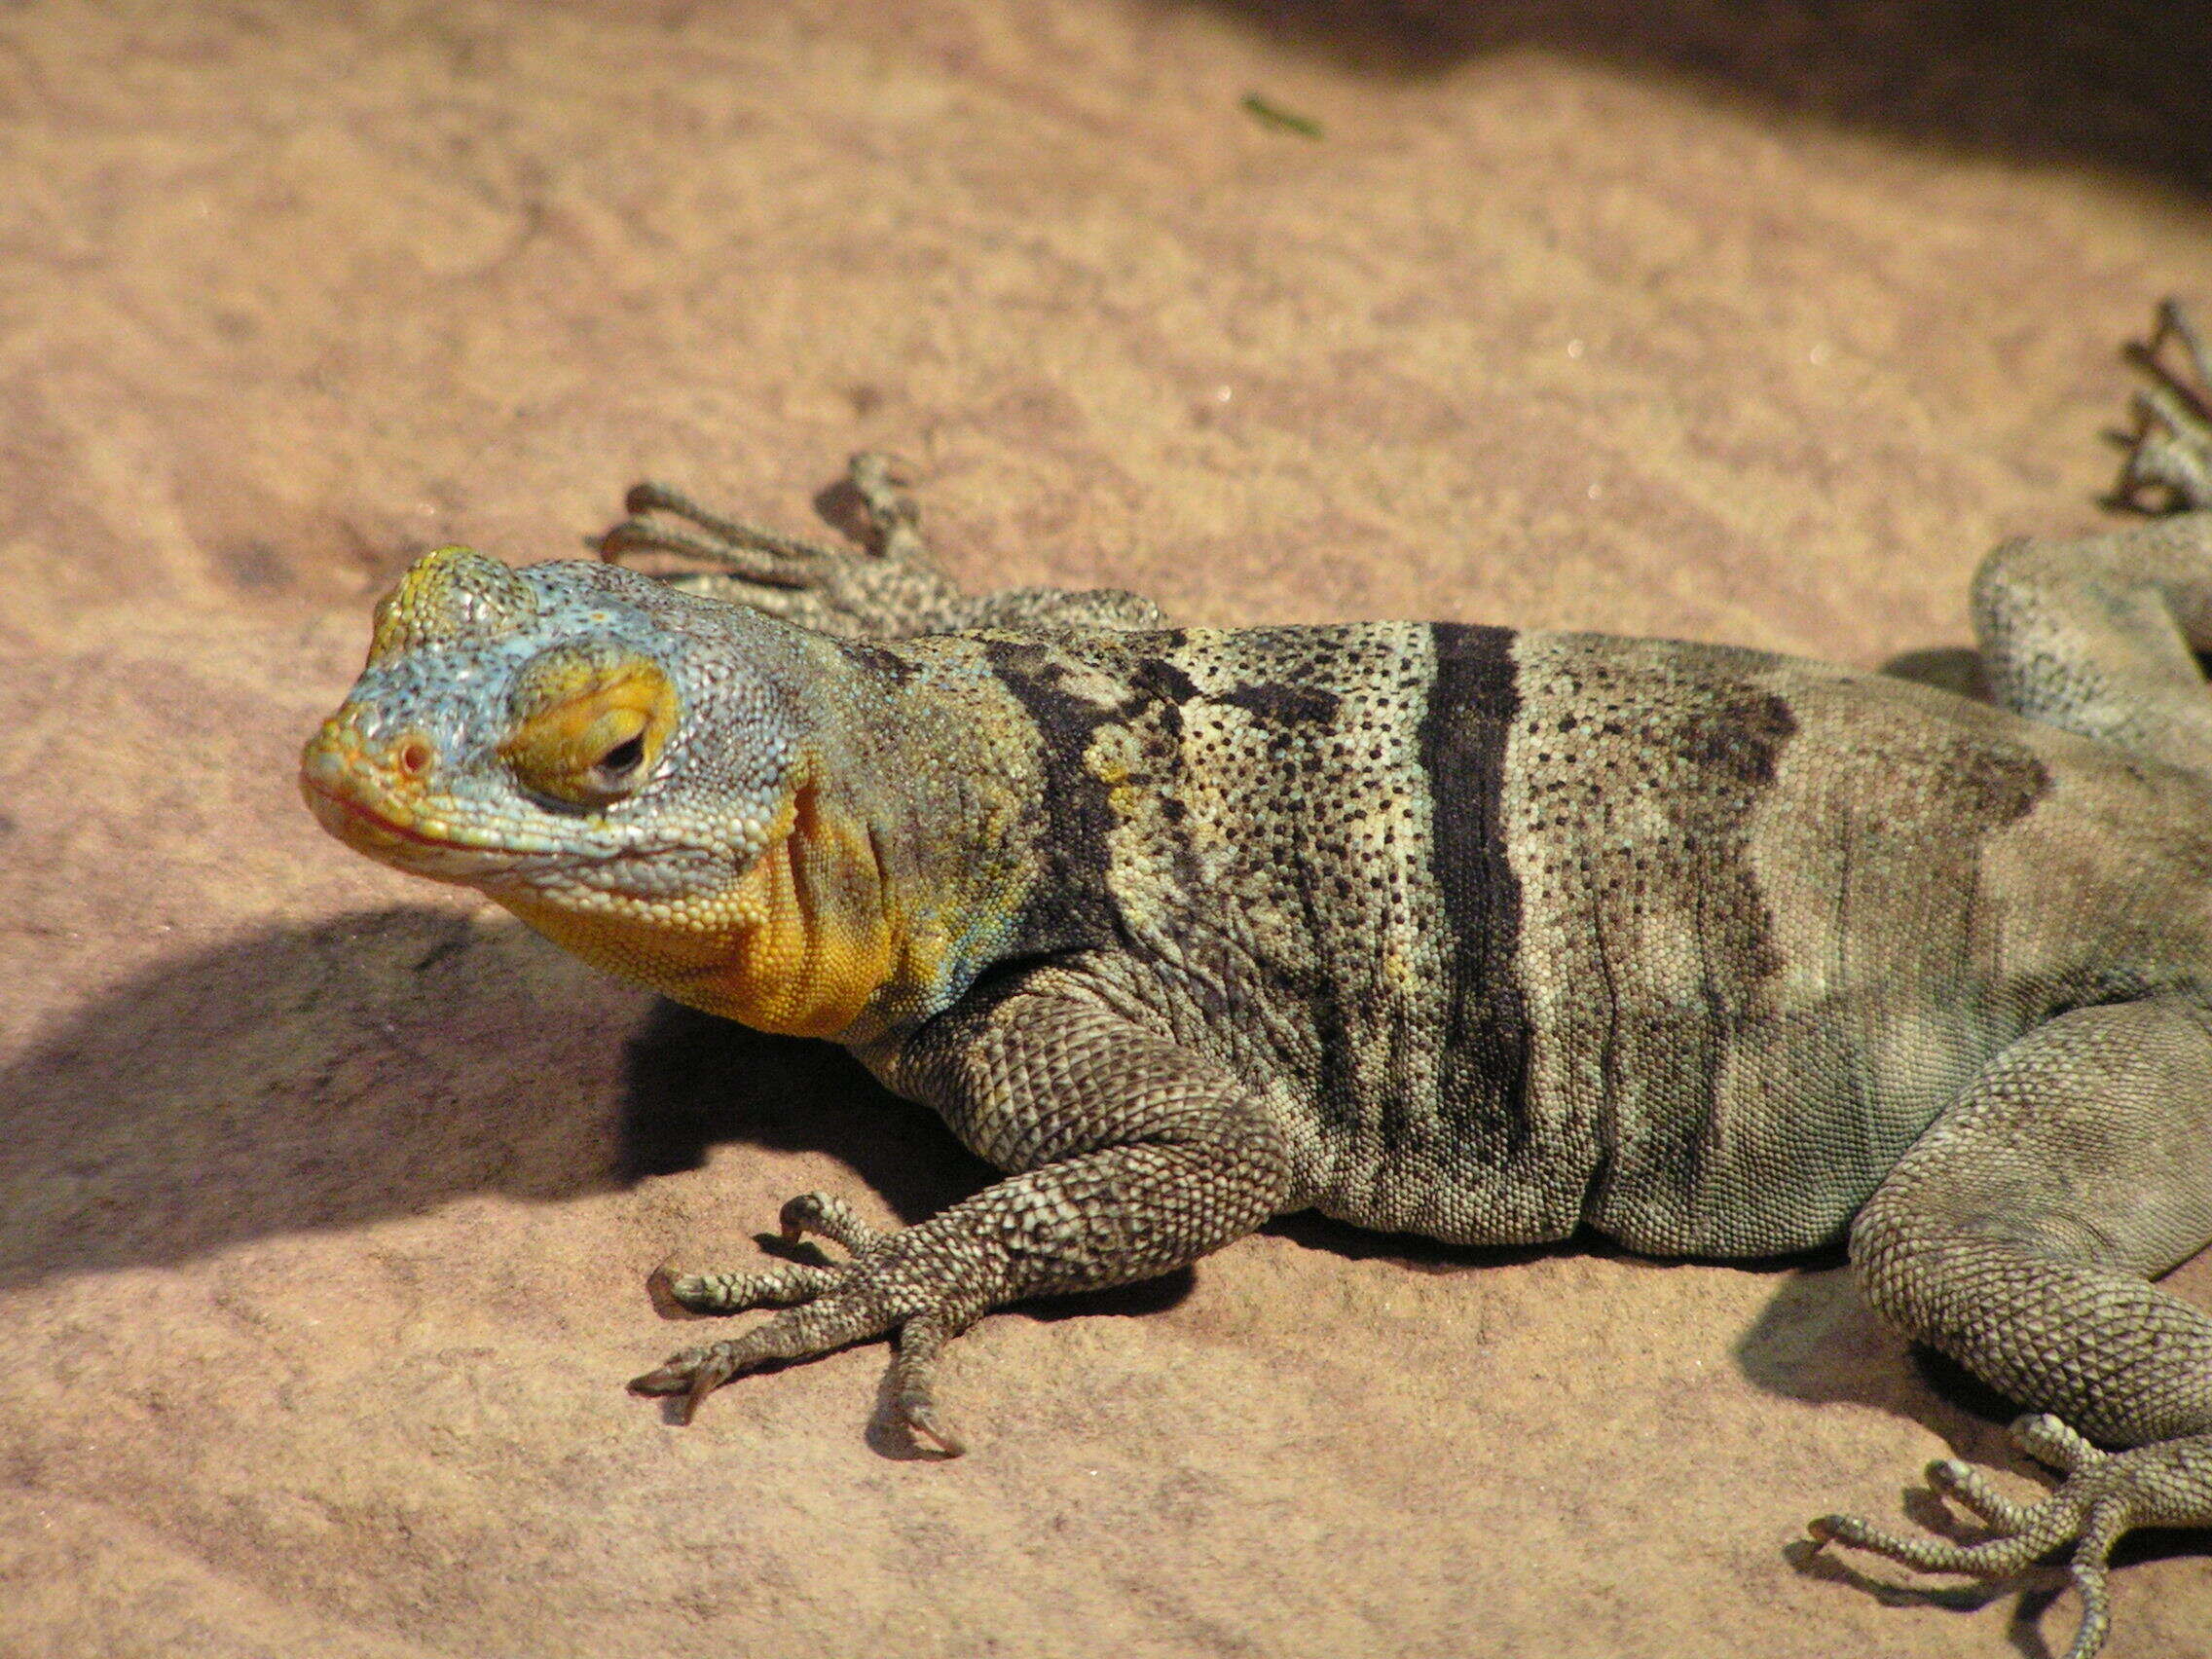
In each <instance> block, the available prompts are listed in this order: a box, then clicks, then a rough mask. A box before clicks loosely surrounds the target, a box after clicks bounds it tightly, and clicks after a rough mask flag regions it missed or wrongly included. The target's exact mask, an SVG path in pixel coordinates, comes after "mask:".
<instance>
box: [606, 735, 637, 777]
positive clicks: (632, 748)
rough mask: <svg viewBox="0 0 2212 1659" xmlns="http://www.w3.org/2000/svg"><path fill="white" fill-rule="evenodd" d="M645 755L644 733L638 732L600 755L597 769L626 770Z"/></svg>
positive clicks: (620, 771) (614, 771) (619, 771)
mask: <svg viewBox="0 0 2212 1659" xmlns="http://www.w3.org/2000/svg"><path fill="white" fill-rule="evenodd" d="M644 758H645V733H644V732H640V733H638V735H637V736H635V737H632V738H627V739H625V740H624V741H623V742H621V743H617V744H616V745H615V746H614V747H613V748H612V749H609V750H608V752H607V753H606V754H605V755H602V756H600V757H599V770H600V771H602V772H610V773H622V772H627V771H629V770H631V769H632V768H633V767H635V766H636V765H637V764H638V762H639V761H641V760H643V759H644Z"/></svg>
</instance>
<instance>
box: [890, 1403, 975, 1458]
mask: <svg viewBox="0 0 2212 1659" xmlns="http://www.w3.org/2000/svg"><path fill="white" fill-rule="evenodd" d="M891 1420H892V1421H894V1422H896V1423H897V1424H898V1425H899V1426H900V1427H901V1428H903V1429H904V1430H905V1431H906V1435H907V1438H909V1439H910V1440H912V1441H914V1442H915V1443H916V1444H917V1445H919V1444H920V1443H922V1442H923V1441H928V1442H930V1443H932V1444H934V1445H935V1446H936V1448H937V1450H938V1452H939V1454H940V1456H945V1457H965V1456H967V1455H968V1446H967V1443H966V1442H965V1441H963V1440H962V1439H961V1438H960V1436H958V1435H957V1434H954V1433H953V1432H952V1431H951V1430H950V1429H948V1428H946V1427H945V1426H944V1424H943V1423H942V1422H941V1421H940V1419H939V1418H938V1415H937V1408H936V1407H935V1406H933V1405H931V1404H930V1402H929V1401H927V1400H900V1401H896V1402H894V1403H893V1405H892V1408H891Z"/></svg>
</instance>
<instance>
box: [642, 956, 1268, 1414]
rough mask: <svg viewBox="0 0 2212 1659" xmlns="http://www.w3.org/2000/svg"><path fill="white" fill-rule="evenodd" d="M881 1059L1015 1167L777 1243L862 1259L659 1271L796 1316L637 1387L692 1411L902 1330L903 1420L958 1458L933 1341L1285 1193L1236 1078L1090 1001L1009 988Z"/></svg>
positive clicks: (981, 1147) (717, 1295)
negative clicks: (913, 1221) (901, 1208)
mask: <svg viewBox="0 0 2212 1659" xmlns="http://www.w3.org/2000/svg"><path fill="white" fill-rule="evenodd" d="M885 1069H886V1072H887V1075H888V1076H889V1077H890V1079H891V1080H892V1081H893V1082H894V1083H895V1085H897V1086H899V1087H902V1088H903V1090H904V1091H905V1092H908V1093H912V1094H914V1095H916V1096H917V1097H918V1098H921V1099H924V1100H927V1101H929V1102H930V1103H931V1104H933V1105H935V1106H937V1107H938V1108H939V1109H940V1111H942V1112H943V1113H944V1115H945V1116H946V1118H947V1120H948V1121H949V1122H950V1123H951V1124H952V1125H953V1127H954V1129H955V1130H957V1131H958V1132H959V1133H960V1134H961V1135H962V1137H963V1138H964V1139H966V1140H967V1141H968V1142H969V1144H970V1145H971V1146H973V1147H974V1148H975V1149H976V1150H977V1152H979V1153H981V1154H982V1155H983V1156H984V1157H986V1158H988V1159H990V1160H991V1161H993V1162H996V1163H998V1164H999V1165H1000V1166H1001V1167H1002V1168H1008V1169H1013V1170H1014V1171H1016V1173H1014V1175H1013V1176H1012V1177H1011V1178H1009V1179H1008V1180H1005V1181H1002V1182H1000V1183H999V1184H998V1185H996V1186H994V1187H990V1188H987V1189H986V1190H985V1191H983V1192H981V1193H978V1194H977V1196H976V1197H974V1198H968V1199H966V1200H964V1201H963V1202H961V1203H957V1204H954V1205H953V1206H952V1207H951V1208H949V1209H947V1210H944V1211H942V1212H941V1213H940V1214H938V1215H936V1216H933V1217H931V1218H930V1219H929V1220H928V1221H925V1222H921V1223H919V1224H917V1225H915V1226H913V1227H907V1228H902V1229H899V1230H897V1231H895V1232H889V1233H878V1232H876V1231H874V1230H873V1229H871V1228H868V1227H866V1225H865V1224H863V1223H861V1222H860V1221H859V1220H858V1218H857V1217H855V1216H854V1215H853V1213H852V1211H851V1210H850V1209H849V1207H847V1206H846V1205H845V1204H843V1203H842V1202H841V1201H840V1200H837V1199H834V1198H825V1197H824V1196H822V1195H820V1194H808V1195H805V1196H803V1197H801V1198H794V1199H793V1200H792V1201H791V1202H790V1203H788V1204H786V1205H785V1206H784V1213H783V1225H784V1232H785V1235H786V1237H792V1238H795V1237H796V1236H797V1235H799V1234H801V1233H807V1232H811V1233H818V1234H821V1235H825V1236H827V1237H830V1238H831V1239H833V1240H835V1241H836V1242H838V1243H840V1244H842V1245H844V1246H845V1248H846V1249H847V1250H849V1251H850V1252H851V1259H850V1260H849V1261H848V1262H846V1263H843V1264H839V1265H836V1266H827V1267H826V1266H816V1265H812V1264H793V1265H791V1266H786V1267H780V1268H772V1269H768V1270H766V1271H764V1272H753V1273H701V1274H690V1275H685V1276H682V1277H673V1278H666V1279H664V1280H663V1281H662V1283H663V1284H664V1285H665V1288H666V1289H667V1291H668V1293H669V1294H670V1295H672V1296H673V1297H674V1298H675V1299H676V1300H677V1301H679V1302H681V1303H682V1304H683V1305H684V1306H686V1307H688V1308H691V1309H697V1310H699V1311H703V1312H737V1311H741V1310H744V1309H754V1308H763V1307H783V1308H784V1309H785V1311H783V1312H781V1313H778V1314H777V1315H776V1316H775V1317H774V1318H772V1319H770V1320H768V1321H767V1322H766V1323H765V1324H762V1325H759V1326H757V1327H756V1328H755V1329H753V1330H751V1331H748V1332H747V1333H746V1334H745V1335H743V1336H741V1337H736V1338H733V1339H730V1340H728V1341H725V1342H718V1343H710V1344H707V1345H705V1346H700V1347H694V1348H687V1349H685V1350H684V1351H683V1352H682V1353H679V1354H677V1355H676V1356H674V1357H673V1358H672V1359H670V1360H669V1361H668V1362H667V1363H666V1364H665V1365H662V1366H660V1367H659V1368H658V1369H656V1370H654V1371H651V1372H648V1373H647V1374H646V1375H645V1376H644V1377H641V1378H639V1379H637V1381H636V1382H634V1383H632V1384H631V1386H632V1387H633V1388H634V1389H636V1390H637V1391H638V1392H640V1393H646V1394H682V1395H683V1396H685V1401H686V1404H685V1408H684V1416H685V1419H686V1420H688V1418H689V1415H690V1411H691V1409H693V1408H695V1407H696V1406H697V1404H698V1402H699V1401H700V1400H701V1399H702V1398H703V1397H704V1396H705V1395H706V1394H707V1393H708V1392H709V1391H711V1390H712V1389H714V1388H716V1387H718V1386H719V1385H720V1384H721V1383H724V1382H727V1381H728V1380H729V1379H730V1378H732V1377H735V1376H737V1375H739V1374H740V1373H741V1372H745V1371H749V1370H753V1369H756V1368H757V1367H759V1366H762V1365H766V1364H770V1363H772V1362H775V1361H778V1360H792V1359H804V1358H811V1357H813V1356H815V1355H818V1354H822V1353H827V1352H829V1351H830V1349H832V1348H837V1347H842V1346H846V1345H848V1344H851V1343H856V1342H861V1341H864V1340H866V1339H867V1338H870V1337H876V1336H881V1335H884V1334H885V1333H887V1332H894V1331H895V1332H897V1333H898V1337H899V1352H898V1356H897V1358H896V1359H895V1360H894V1361H893V1365H892V1387H891V1406H890V1410H891V1415H892V1418H893V1419H894V1421H895V1422H897V1423H898V1424H899V1425H900V1426H902V1427H903V1428H904V1429H905V1430H906V1431H907V1432H908V1433H910V1434H912V1435H914V1436H916V1437H917V1438H919V1439H922V1440H926V1441H928V1442H932V1443H934V1444H936V1445H937V1446H938V1447H939V1448H940V1449H941V1450H942V1451H943V1452H944V1453H946V1454H947V1455H955V1456H956V1455H958V1453H959V1452H960V1451H961V1450H962V1447H961V1443H960V1441H959V1439H958V1438H957V1437H956V1436H955V1435H954V1434H952V1433H951V1432H950V1431H949V1430H948V1429H947V1428H946V1426H945V1424H944V1420H943V1417H942V1415H941V1413H940V1411H939V1409H938V1406H937V1403H936V1394H935V1386H934V1384H935V1372H936V1362H937V1358H938V1355H939V1353H940V1350H941V1349H942V1348H943V1346H944V1345H945V1344H946V1343H948V1342H949V1341H950V1340H951V1339H952V1338H953V1337H955V1336H957V1335H959V1334H960V1333H961V1332H962V1331H964V1330H966V1329H967V1328H968V1327H969V1326H970V1325H973V1324H974V1323H975V1322H976V1320H977V1319H978V1318H980V1317H981V1316H982V1315H983V1314H984V1313H985V1312H987V1311H988V1310H989V1309H993V1308H996V1307H1000V1306H1002V1305H1004V1304H1006V1303H1010V1302H1015V1301H1019V1300H1020V1299H1022V1298H1024V1297H1029V1296H1036V1295H1042V1294H1048V1293H1052V1292H1061V1291H1073V1290H1088V1289H1096V1288H1101V1287H1104V1286H1106V1285H1113V1284H1123V1283H1126V1282H1128V1281H1130V1280H1132V1279H1143V1278H1151V1277H1154V1276H1155V1275H1157V1274H1160V1273H1163V1272H1170V1271H1172V1270H1173V1269H1175V1268H1178V1267H1181V1266H1183V1265H1184V1264H1186V1263H1188V1262H1192V1261H1195V1260H1197V1259H1198V1257H1200V1256H1202V1255H1204V1254H1206V1253H1207V1252H1208V1251H1211V1250H1215V1249H1218V1248H1219V1247H1220V1246H1222V1245H1224V1244H1227V1243H1229V1242H1230V1241H1231V1240H1233V1239H1235V1238H1238V1237H1241V1236H1242V1235H1245V1234H1247V1233H1249V1232H1251V1231H1252V1230H1253V1229H1254V1228H1256V1227H1258V1226H1259V1225H1260V1224H1261V1223H1262V1222H1265V1221H1267V1220H1268V1219H1269V1218H1270V1217H1272V1215H1274V1214H1275V1213H1276V1212H1277V1211H1278V1210H1279V1209H1280V1208H1281V1207H1282V1205H1283V1203H1284V1201H1285V1199H1286V1197H1287V1195H1288V1192H1289V1188H1290V1162H1289V1154H1288V1151H1287V1148H1286V1146H1285V1144H1284V1141H1283V1138H1282V1135H1281V1133H1280V1131H1279V1130H1278V1129H1277V1127H1276V1125H1275V1124H1274V1123H1273V1122H1272V1120H1271V1119H1270V1118H1269V1117H1268V1116H1267V1114H1266V1113H1265V1112H1264V1111H1263V1110H1262V1108H1261V1107H1260V1105H1259V1103H1258V1102H1257V1101H1256V1100H1254V1099H1253V1098H1252V1097H1251V1096H1250V1094H1249V1093H1248V1092H1247V1091H1246V1090H1245V1089H1244V1088H1242V1087H1241V1086H1240V1085H1239V1084H1237V1083H1236V1082H1235V1080H1234V1079H1233V1078H1230V1077H1229V1076H1227V1075H1226V1074H1224V1073H1223V1072H1221V1071H1220V1070H1218V1069H1217V1068H1216V1067H1214V1066H1213V1065H1212V1064H1211V1063H1210V1062H1209V1061H1207V1060H1205V1059H1204V1058H1203V1057H1201V1056H1199V1055H1198V1054H1195V1053H1193V1052H1191V1051H1188V1050H1185V1049H1182V1048H1179V1047H1177V1046H1176V1045H1175V1044H1173V1043H1171V1042H1168V1041H1166V1040H1165V1039H1163V1038H1161V1037H1159V1036H1157V1035H1155V1034H1154V1033H1152V1032H1150V1031H1147V1030H1144V1029H1142V1028H1140V1027H1138V1026H1136V1025H1135V1024H1132V1023H1130V1022H1129V1021H1128V1020H1126V1019H1124V1018H1122V1017H1121V1016H1119V1015H1117V1014H1112V1013H1110V1012H1108V1011H1107V1010H1105V1009H1104V1008H1102V1007H1098V1006H1095V1005H1093V1004H1090V1003H1088V1002H1087V1001H1085V1000H1082V999H1081V998H1080V997H1073V996H1070V995H1067V994H1063V993H1061V992H1056V991H1038V992H1022V991H1015V992H1014V993H1012V994H1002V995H1000V996H998V997H997V998H995V999H993V1000H992V1001H991V1002H990V1004H989V1005H988V1006H987V1007H984V1008H979V1009H977V1010H973V1011H963V1010H958V1009H956V1010H954V1011H953V1012H952V1013H951V1014H946V1015H944V1016H943V1017H942V1018H940V1020H939V1021H937V1022H935V1023H934V1024H933V1026H931V1027H930V1028H927V1029H926V1030H925V1031H924V1032H923V1034H922V1035H921V1036H920V1037H918V1038H916V1039H915V1040H914V1042H913V1043H912V1044H911V1045H910V1046H909V1047H908V1049H907V1050H906V1051H904V1052H903V1054H902V1055H900V1056H899V1057H898V1058H897V1059H896V1060H894V1061H892V1062H890V1064H889V1065H888V1066H887V1067H886V1068H885Z"/></svg>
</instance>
